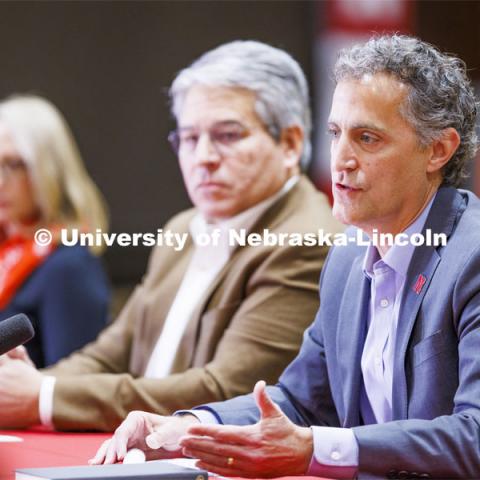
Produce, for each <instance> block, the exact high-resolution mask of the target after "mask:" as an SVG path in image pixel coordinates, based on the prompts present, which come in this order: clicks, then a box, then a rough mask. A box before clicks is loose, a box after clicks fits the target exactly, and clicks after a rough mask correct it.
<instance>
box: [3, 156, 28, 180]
mask: <svg viewBox="0 0 480 480" xmlns="http://www.w3.org/2000/svg"><path fill="white" fill-rule="evenodd" d="M26 167H27V166H26V164H25V162H24V161H23V160H22V159H20V158H16V159H12V160H6V161H5V162H0V173H1V174H2V178H4V179H5V180H9V179H10V178H12V177H14V176H15V175H18V174H19V173H20V172H23V171H25V169H26Z"/></svg>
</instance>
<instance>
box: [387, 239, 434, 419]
mask: <svg viewBox="0 0 480 480" xmlns="http://www.w3.org/2000/svg"><path fill="white" fill-rule="evenodd" d="M439 262H440V256H439V255H438V253H437V252H436V250H435V249H434V248H433V247H430V248H426V249H422V250H420V249H417V250H416V251H415V253H414V255H413V257H412V260H411V262H410V267H409V273H408V275H407V278H406V280H405V286H404V290H403V294H402V300H401V307H400V312H399V316H398V325H397V340H396V344H395V362H394V366H393V372H394V373H393V377H394V379H395V381H394V382H393V385H392V403H393V405H392V410H393V412H392V413H393V418H395V419H399V420H401V419H406V418H407V415H408V397H407V379H406V375H405V355H406V352H407V347H408V343H409V341H410V335H411V334H412V330H413V326H414V324H415V320H416V318H417V313H418V310H419V309H420V305H421V304H422V301H423V298H424V297H425V293H426V292H427V290H428V287H429V285H430V281H431V279H432V277H433V275H434V273H435V270H436V268H437V266H438V264H439ZM422 278H423V279H424V280H422V282H424V283H423V285H422V286H421V287H420V289H419V287H418V285H420V284H417V282H418V281H419V279H422Z"/></svg>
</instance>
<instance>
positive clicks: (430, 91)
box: [334, 35, 477, 186]
mask: <svg viewBox="0 0 480 480" xmlns="http://www.w3.org/2000/svg"><path fill="white" fill-rule="evenodd" d="M376 73H386V74H389V75H392V76H393V77H394V78H396V79H397V80H399V81H400V82H402V83H403V84H405V85H407V87H408V91H409V92H408V95H407V98H406V100H405V104H404V105H403V107H402V110H401V113H402V115H403V116H404V118H405V119H406V120H407V121H408V122H410V124H411V125H412V126H413V128H414V129H415V131H416V133H417V135H418V137H419V140H420V144H421V145H422V146H427V145H429V144H431V142H432V141H434V140H435V139H438V138H440V137H441V135H442V131H443V130H444V129H446V128H449V127H452V128H454V129H455V130H456V131H457V132H458V134H459V135H460V139H461V140H460V145H459V147H458V149H457V150H456V152H455V153H454V155H453V156H452V158H451V159H450V160H449V162H448V163H447V164H446V165H445V166H444V167H443V171H442V173H443V183H444V184H445V185H454V186H458V185H459V183H460V182H461V180H462V179H463V178H465V177H467V174H466V164H467V162H468V161H470V160H472V159H473V157H474V156H475V153H476V150H477V135H476V132H475V124H476V115H477V103H476V101H475V94H474V92H473V89H472V86H471V84H470V81H469V79H468V78H467V75H466V66H465V63H464V62H463V61H462V60H460V59H459V58H457V57H455V56H453V55H447V54H444V53H441V52H440V51H439V50H438V49H437V48H435V47H434V46H433V45H430V44H428V43H426V42H423V41H421V40H418V39H416V38H413V37H408V36H405V35H392V36H380V37H373V38H371V39H370V40H369V41H368V42H366V43H365V44H363V45H355V46H353V47H351V48H348V49H344V50H342V51H341V52H340V54H339V57H338V59H337V62H336V64H335V68H334V75H335V81H336V82H337V83H338V82H340V81H342V80H345V79H351V78H353V79H360V78H361V77H363V76H364V75H374V74H376Z"/></svg>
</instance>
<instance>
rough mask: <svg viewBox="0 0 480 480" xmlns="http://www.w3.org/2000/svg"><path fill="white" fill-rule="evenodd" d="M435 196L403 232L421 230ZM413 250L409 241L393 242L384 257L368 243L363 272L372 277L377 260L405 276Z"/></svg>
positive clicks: (412, 232)
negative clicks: (399, 243) (401, 243)
mask: <svg viewBox="0 0 480 480" xmlns="http://www.w3.org/2000/svg"><path fill="white" fill-rule="evenodd" d="M436 196H437V193H435V195H433V197H432V198H431V199H430V201H429V202H428V203H427V205H426V206H425V208H424V209H423V210H422V212H421V213H420V214H419V215H418V216H417V218H416V219H415V220H414V221H413V222H412V223H411V224H410V225H409V226H408V227H407V228H406V229H405V230H404V232H403V233H405V234H406V235H407V236H408V237H410V236H411V235H413V234H415V233H421V232H422V230H423V227H424V226H425V222H426V220H427V217H428V214H429V213H430V209H431V208H432V204H433V201H434V200H435V197H436ZM414 251H415V246H414V245H412V244H411V243H410V242H408V243H407V245H396V244H394V245H392V246H391V247H390V248H389V250H388V252H387V253H386V254H385V257H383V258H382V257H381V256H380V253H379V252H378V249H377V247H375V246H374V245H372V243H370V245H369V246H368V247H367V251H366V253H365V257H364V260H363V272H364V274H365V275H366V276H367V277H369V278H372V276H373V270H374V267H375V266H377V262H383V263H384V264H385V265H388V266H389V267H390V268H391V269H392V270H394V271H395V272H396V273H398V274H400V275H402V276H403V277H406V276H407V271H408V267H409V265H410V261H411V260H412V257H413V252H414Z"/></svg>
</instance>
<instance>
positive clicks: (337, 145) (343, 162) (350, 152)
mask: <svg viewBox="0 0 480 480" xmlns="http://www.w3.org/2000/svg"><path fill="white" fill-rule="evenodd" d="M330 157H331V158H330V161H331V168H332V171H334V172H342V171H345V170H355V169H357V168H358V158H357V153H356V151H355V148H354V147H353V145H352V143H351V142H350V140H349V139H348V138H347V137H346V136H345V135H341V136H340V137H339V138H338V139H337V140H336V141H333V142H332V145H331V148H330Z"/></svg>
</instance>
